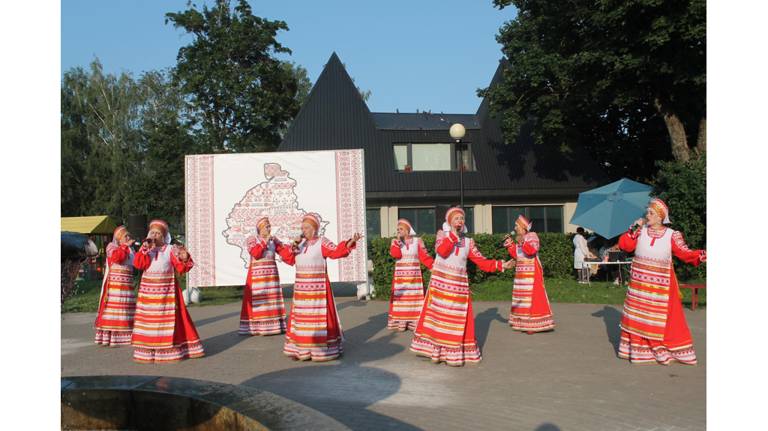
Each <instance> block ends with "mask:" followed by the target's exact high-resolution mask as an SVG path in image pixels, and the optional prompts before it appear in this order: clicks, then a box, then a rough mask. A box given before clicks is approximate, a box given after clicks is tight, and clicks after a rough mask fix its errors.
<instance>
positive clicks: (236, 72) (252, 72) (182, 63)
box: [165, 0, 303, 153]
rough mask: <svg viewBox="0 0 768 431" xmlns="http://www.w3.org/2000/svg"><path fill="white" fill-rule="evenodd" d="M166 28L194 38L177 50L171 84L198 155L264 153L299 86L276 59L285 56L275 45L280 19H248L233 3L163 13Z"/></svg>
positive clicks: (243, 6)
mask: <svg viewBox="0 0 768 431" xmlns="http://www.w3.org/2000/svg"><path fill="white" fill-rule="evenodd" d="M165 16H166V22H170V23H172V24H173V26H174V27H176V28H180V29H182V30H184V31H186V32H187V33H190V34H192V35H193V36H194V40H193V41H192V43H190V44H189V45H187V46H184V47H182V48H181V49H179V53H178V57H177V65H176V68H175V69H174V71H173V76H174V81H175V82H177V83H178V84H179V86H180V89H181V91H182V93H183V94H184V95H185V96H186V97H188V102H189V105H190V108H191V111H190V118H189V120H190V121H189V124H190V126H192V127H193V128H194V129H195V130H196V131H197V132H198V134H197V137H198V139H199V142H200V144H201V145H202V148H203V151H204V152H206V153H213V152H249V151H270V150H274V149H275V148H277V146H278V144H279V143H280V141H281V135H280V134H281V131H284V130H285V129H286V127H287V124H288V123H289V122H290V121H291V120H292V119H293V118H294V117H295V116H296V114H297V113H298V111H299V108H300V105H299V98H298V97H299V96H300V93H299V91H300V84H303V83H300V82H298V81H297V75H300V73H301V71H300V70H296V71H294V70H293V68H292V67H286V65H285V63H284V62H283V61H280V60H278V59H277V58H276V55H277V54H289V53H290V52H291V51H290V50H289V49H288V48H286V47H284V46H283V45H282V44H280V43H279V42H278V41H277V39H276V36H277V32H278V31H281V30H288V25H287V24H286V23H285V22H283V21H270V20H268V19H264V18H260V17H258V16H255V15H253V13H252V10H251V7H250V5H249V4H248V2H247V1H245V0H240V1H238V2H237V5H236V6H235V7H234V9H233V8H231V6H230V1H229V0H217V1H216V2H215V4H214V5H213V7H211V8H209V7H208V6H203V8H202V10H198V9H197V7H196V6H195V5H190V7H189V9H187V10H185V11H183V12H177V13H167V14H166V15H165Z"/></svg>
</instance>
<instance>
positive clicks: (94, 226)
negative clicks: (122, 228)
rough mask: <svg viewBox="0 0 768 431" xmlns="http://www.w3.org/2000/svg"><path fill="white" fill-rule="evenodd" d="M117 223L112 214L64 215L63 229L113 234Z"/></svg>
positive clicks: (62, 219) (62, 220)
mask: <svg viewBox="0 0 768 431" xmlns="http://www.w3.org/2000/svg"><path fill="white" fill-rule="evenodd" d="M116 227H117V223H115V221H114V220H112V218H111V217H110V216H105V215H100V216H87V217H62V218H61V230H62V231H68V232H78V233H85V234H111V233H112V232H114V230H115V228H116Z"/></svg>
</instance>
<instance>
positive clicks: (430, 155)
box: [410, 144, 451, 171]
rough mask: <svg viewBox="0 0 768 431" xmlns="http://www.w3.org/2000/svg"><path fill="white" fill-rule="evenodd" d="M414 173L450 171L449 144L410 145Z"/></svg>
mask: <svg viewBox="0 0 768 431" xmlns="http://www.w3.org/2000/svg"><path fill="white" fill-rule="evenodd" d="M410 165H411V166H412V167H413V170H414V171H450V170H451V144H411V163H410Z"/></svg>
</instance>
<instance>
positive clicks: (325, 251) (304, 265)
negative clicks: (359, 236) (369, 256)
mask: <svg viewBox="0 0 768 431" xmlns="http://www.w3.org/2000/svg"><path fill="white" fill-rule="evenodd" d="M352 248H353V249H354V246H353V247H352ZM350 251H351V249H349V248H347V243H346V242H342V243H340V244H339V245H336V244H334V243H333V242H331V241H330V240H329V239H327V238H325V237H320V238H312V239H309V240H306V241H304V242H303V243H302V244H301V245H300V247H299V248H298V249H297V250H291V249H288V248H285V249H282V250H281V253H280V256H281V257H282V258H283V262H285V263H287V264H289V265H294V266H295V267H296V280H295V282H294V286H293V306H292V308H291V314H290V317H289V318H288V330H287V332H286V336H285V344H284V346H283V353H284V354H285V355H286V356H290V357H292V358H294V359H298V360H302V361H307V360H312V361H319V362H322V361H330V360H333V359H336V358H338V357H339V356H340V355H341V353H342V352H343V345H342V333H341V322H340V321H339V314H338V312H337V310H336V302H335V301H334V298H333V292H332V290H331V282H330V280H329V279H328V273H327V270H326V263H325V260H326V259H339V258H342V257H345V256H348V255H349V253H350Z"/></svg>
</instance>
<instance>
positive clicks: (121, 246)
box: [94, 226, 136, 347]
mask: <svg viewBox="0 0 768 431" xmlns="http://www.w3.org/2000/svg"><path fill="white" fill-rule="evenodd" d="M133 243H134V240H133V238H131V234H130V232H128V229H127V228H126V227H125V226H118V227H117V228H116V229H115V231H114V232H113V234H112V242H110V243H109V244H107V270H106V271H105V274H104V281H103V282H102V284H101V297H100V298H99V312H98V314H97V315H96V323H95V327H96V338H95V339H94V342H95V343H96V344H100V345H103V346H109V347H117V346H125V345H130V344H131V333H132V332H133V315H134V313H135V312H136V295H135V294H134V293H133V250H132V249H131V246H132V245H133Z"/></svg>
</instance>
